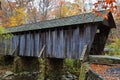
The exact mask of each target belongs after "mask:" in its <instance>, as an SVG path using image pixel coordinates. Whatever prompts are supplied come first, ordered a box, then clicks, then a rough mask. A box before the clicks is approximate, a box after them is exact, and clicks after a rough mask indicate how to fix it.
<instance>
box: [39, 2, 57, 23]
mask: <svg viewBox="0 0 120 80" xmlns="http://www.w3.org/2000/svg"><path fill="white" fill-rule="evenodd" d="M56 4H57V0H40V1H39V14H40V21H43V20H47V19H49V17H50V14H51V13H50V12H51V11H52V10H53V9H55V8H56V7H57V5H56Z"/></svg>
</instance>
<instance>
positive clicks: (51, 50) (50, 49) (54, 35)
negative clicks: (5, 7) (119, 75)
mask: <svg viewBox="0 0 120 80" xmlns="http://www.w3.org/2000/svg"><path fill="white" fill-rule="evenodd" d="M96 31H97V26H96V25H95V24H84V25H74V26H72V25H71V26H69V27H60V28H51V29H43V30H37V31H28V32H21V33H13V34H14V36H13V37H12V38H10V39H9V40H8V39H3V40H2V39H1V42H2V45H0V47H1V50H0V53H1V54H5V55H17V56H36V57H38V56H39V54H40V51H41V49H42V48H43V46H44V45H45V49H44V53H43V54H42V56H43V57H51V58H74V59H79V58H80V57H81V53H82V51H83V48H84V46H85V45H88V48H87V50H88V51H89V50H90V48H91V45H92V42H93V40H94V36H95V34H96Z"/></svg>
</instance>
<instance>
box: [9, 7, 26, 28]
mask: <svg viewBox="0 0 120 80" xmlns="http://www.w3.org/2000/svg"><path fill="white" fill-rule="evenodd" d="M15 11H16V13H15V14H14V15H13V16H10V17H9V20H10V26H18V25H22V24H25V23H26V22H25V17H26V16H27V13H26V12H25V9H24V8H17V9H16V10H15Z"/></svg>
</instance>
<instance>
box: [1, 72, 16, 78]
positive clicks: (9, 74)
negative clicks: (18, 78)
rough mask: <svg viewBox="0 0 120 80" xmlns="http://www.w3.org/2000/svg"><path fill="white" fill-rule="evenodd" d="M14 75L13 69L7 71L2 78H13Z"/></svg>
mask: <svg viewBox="0 0 120 80" xmlns="http://www.w3.org/2000/svg"><path fill="white" fill-rule="evenodd" d="M13 77H14V73H13V72H11V71H6V73H5V75H4V76H3V77H2V79H12V78H13Z"/></svg>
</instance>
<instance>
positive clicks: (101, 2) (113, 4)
mask: <svg viewBox="0 0 120 80" xmlns="http://www.w3.org/2000/svg"><path fill="white" fill-rule="evenodd" d="M100 9H101V10H108V11H109V12H112V13H114V14H116V13H117V12H118V11H117V10H118V5H117V0H98V2H96V3H95V4H94V9H93V12H97V11H98V10H100ZM95 10H96V11H95ZM97 16H100V15H99V14H97ZM101 16H103V17H104V18H105V19H108V17H107V15H105V14H103V15H101Z"/></svg>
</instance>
